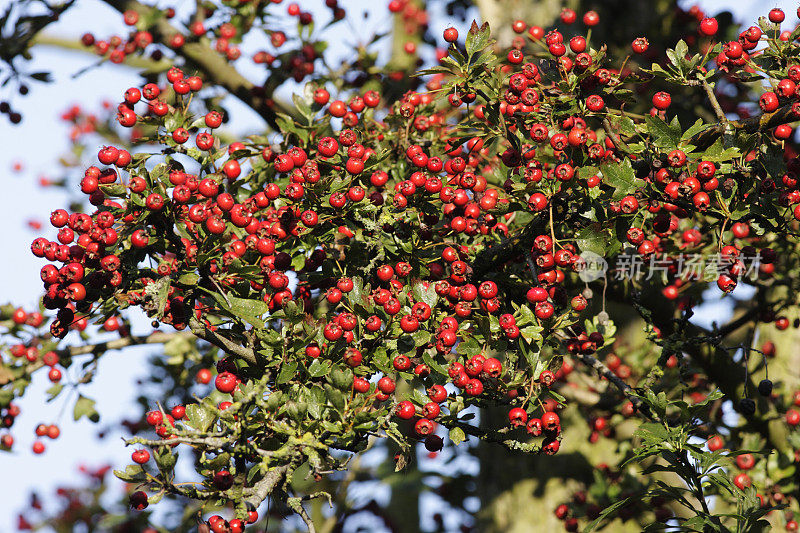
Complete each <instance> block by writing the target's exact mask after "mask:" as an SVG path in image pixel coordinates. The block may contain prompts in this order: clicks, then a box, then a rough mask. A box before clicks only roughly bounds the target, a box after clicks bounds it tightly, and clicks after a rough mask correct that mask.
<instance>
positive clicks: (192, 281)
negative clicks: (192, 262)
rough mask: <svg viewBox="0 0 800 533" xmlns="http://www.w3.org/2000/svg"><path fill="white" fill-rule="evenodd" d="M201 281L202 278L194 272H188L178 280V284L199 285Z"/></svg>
mask: <svg viewBox="0 0 800 533" xmlns="http://www.w3.org/2000/svg"><path fill="white" fill-rule="evenodd" d="M199 281H200V276H199V275H198V274H195V273H194V272H187V273H186V274H183V275H181V277H179V278H178V283H182V284H184V285H197V282H199Z"/></svg>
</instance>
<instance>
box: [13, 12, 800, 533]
mask: <svg viewBox="0 0 800 533" xmlns="http://www.w3.org/2000/svg"><path fill="white" fill-rule="evenodd" d="M2 3H5V2H0V4H2ZM303 3H304V4H305V5H306V6H309V5H310V6H312V9H311V11H312V12H320V11H321V10H322V11H323V12H325V13H327V10H326V9H324V8H321V7H320V6H322V5H323V4H324V2H323V1H322V0H316V1H313V2H312V1H308V0H306V1H304V2H303ZM286 4H288V2H284V4H283V6H276V10H279V11H281V12H282V10H283V7H284V6H285V5H286ZM342 4H343V5H346V6H347V7H348V9H349V10H350V15H351V16H353V15H355V14H356V13H357V12H359V11H364V10H365V9H368V10H370V11H371V12H372V13H373V15H372V16H371V17H370V19H369V20H368V21H366V22H365V21H363V20H362V19H361V18H360V17H353V21H354V23H353V24H352V25H351V26H350V27H349V28H348V30H349V31H347V32H341V31H340V32H339V33H337V34H336V35H335V36H333V37H334V38H333V39H331V42H332V44H333V45H334V47H333V53H334V54H336V53H337V49H338V50H339V53H340V52H341V50H343V49H344V48H343V46H342V44H347V43H349V42H353V41H354V39H355V35H356V30H357V31H358V32H359V33H362V32H365V31H375V30H377V31H386V30H387V29H389V21H388V16H387V11H386V9H385V7H384V6H385V4H386V2H370V1H368V0H345V1H343V2H342ZM700 4H701V6H702V7H703V8H704V9H705V10H706V11H707V12H709V13H714V12H716V11H718V10H720V9H723V8H725V9H730V10H732V11H734V12H735V14H736V15H737V18H738V20H740V21H743V22H746V23H748V24H750V23H752V22H754V16H755V15H757V14H765V12H763V11H764V10H765V7H766V5H765V3H764V2H763V1H758V0H754V1H749V2H746V1H739V2H735V3H733V2H727V1H722V0H707V1H703V2H700ZM376 5H377V7H376ZM774 5H776V6H782V7H783V8H784V9H785V10H786V11H787V19H788V21H789V23H790V24H791V23H793V22H794V21H795V20H796V18H795V8H796V3H794V2H789V1H786V0H783V1H780V2H775V3H774ZM771 6H772V4H771V3H770V7H771ZM307 9H308V8H307ZM438 20H443V19H441V18H439V19H438ZM87 21H91V30H92V31H93V32H94V33H95V34H96V35H97V36H98V37H100V38H102V37H105V36H107V35H111V34H113V33H118V32H124V31H125V27H124V25H123V24H122V21H121V17H120V16H119V15H118V14H117V13H116V12H115V11H113V10H111V9H110V8H108V7H107V6H106V5H105V4H104V3H102V2H99V1H92V0H80V1H79V2H78V3H77V5H76V6H75V7H74V8H73V9H71V10H70V11H68V12H67V14H66V15H64V16H63V17H62V19H61V20H60V21H59V22H58V23H56V24H54V25H52V26H51V27H50V28H49V29H48V32H51V33H53V34H56V35H60V36H72V37H78V36H79V35H80V33H82V32H83V31H85V30H86V29H87V24H86V22H87ZM446 25H447V24H445V23H444V22H441V23H439V24H438V26H441V28H442V29H443V28H444V27H446ZM432 26H433V28H434V30H436V31H438V29H439V28H438V27H437V21H436V19H435V21H434V23H433V25H432ZM456 27H458V28H459V30H460V31H462V35H463V31H464V30H465V28H462V27H460V25H456ZM258 44H259V43H255V42H252V41H248V42H246V43H245V50H244V51H245V53H243V58H244V59H242V60H240V61H239V64H238V66H240V67H241V68H242V70H243V71H244V72H245V73H247V72H253V69H254V68H255V67H253V66H252V63H251V62H250V61H249V60H248V59H246V58H247V57H248V53H247V50H248V49H249V50H252V49H253V48H251V47H256V46H258ZM261 46H263V45H261ZM94 61H95V58H94V57H92V56H89V55H86V54H80V53H74V52H64V51H59V50H54V49H47V48H40V49H37V50H36V51H35V52H34V60H33V61H32V62H31V63H30V64H28V65H26V68H28V69H29V70H30V71H37V70H51V71H52V72H53V74H54V77H55V80H56V82H55V83H52V84H35V85H33V86H32V87H31V94H30V95H28V97H26V98H20V97H19V96H18V95H13V99H12V102H13V107H14V108H15V109H19V110H20V111H21V112H22V113H23V115H24V119H23V123H22V124H21V125H20V126H17V127H13V126H11V125H10V124H9V123H8V121H7V120H6V118H5V117H2V118H0V169H2V171H3V172H2V176H3V181H4V182H5V183H6V185H5V188H6V192H5V194H0V220H2V228H3V231H2V232H0V249H2V250H3V251H4V252H5V253H4V255H5V257H6V260H5V261H2V262H0V279H3V280H5V283H4V284H3V291H2V295H1V296H0V299H1V300H2V301H3V302H5V301H11V302H14V303H17V304H21V305H23V306H24V307H25V308H27V309H32V308H34V307H35V306H36V304H37V299H38V296H39V295H40V291H41V282H40V280H39V269H40V268H41V266H42V264H43V263H42V262H41V260H39V259H36V258H35V257H33V256H32V255H31V254H30V252H29V246H30V242H31V241H32V240H33V238H35V237H36V236H37V234H36V233H35V232H33V231H30V230H29V229H28V228H27V227H26V226H25V221H26V220H28V219H30V218H38V219H39V220H41V221H42V222H43V223H45V229H44V230H45V231H46V232H48V233H47V235H49V236H50V237H54V232H52V231H51V229H50V228H49V227H48V224H47V218H48V216H49V213H50V212H51V211H52V210H54V209H57V208H61V207H64V196H63V194H61V193H60V192H58V191H55V190H50V189H42V188H40V187H39V185H38V177H39V176H48V177H53V178H54V177H59V176H60V175H61V170H60V168H59V167H58V164H57V160H58V157H59V156H60V155H61V154H62V153H64V152H65V151H66V150H67V148H68V143H67V139H66V128H65V127H64V125H63V124H62V123H61V122H60V120H59V119H58V117H59V115H60V114H61V113H62V112H63V111H64V110H65V109H66V108H67V107H68V106H69V105H70V104H72V103H79V104H81V106H82V107H84V108H85V109H88V110H90V111H93V110H95V109H97V107H99V103H100V101H101V100H103V99H109V100H111V101H112V102H116V101H118V100H119V99H120V98H121V95H122V93H123V92H124V90H125V89H126V88H128V87H129V86H131V85H134V84H136V83H137V82H138V79H137V76H136V75H135V73H134V72H132V71H131V70H129V69H128V68H126V67H119V66H113V65H110V64H109V65H106V66H103V67H101V68H98V69H93V70H90V71H88V72H87V73H86V74H84V75H82V76H80V77H79V78H77V79H73V78H72V75H73V74H74V73H75V72H77V71H79V70H80V69H82V68H83V67H86V66H89V65H90V64H92V63H93V62H94ZM9 97H10V95H9V94H8V90H7V89H4V90H3V92H0V99H6V98H9ZM231 109H232V112H233V115H234V119H235V122H236V132H237V133H247V132H251V131H256V130H257V129H258V128H259V127H260V121H259V120H258V119H257V117H255V116H254V114H253V113H252V112H250V111H248V110H246V109H244V108H243V106H241V105H237V104H236V103H231ZM16 161H20V162H21V163H22V164H23V165H24V170H23V171H22V172H20V173H14V172H12V171H11V168H12V165H13V163H14V162H16ZM72 172H73V176H72V177H73V179H76V178H77V173H79V172H80V169H74V170H73V171H72ZM726 307H727V306H726V305H723V306H717V308H716V309H714V310H713V311H711V310H710V311H711V312H709V315H712V314H713V315H716V316H717V317H719V312H724V311H725V310H726ZM138 326H139V330H138V332H144V331H145V328H142V323H141V321H140V322H139V324H138ZM145 326H146V322H145ZM148 353H152V348H150V349H148V348H141V349H138V348H137V349H131V350H126V351H124V352H114V353H112V354H110V355H108V356H106V357H105V358H103V360H102V363H101V365H100V368H99V371H98V373H97V379H96V380H95V381H94V382H93V383H92V384H90V385H87V386H85V387H84V388H83V389H82V393H83V394H85V395H86V396H89V397H92V398H95V399H97V400H98V410H99V411H100V414H101V417H102V421H101V424H100V426H102V425H103V424H104V423H105V422H113V421H116V420H118V419H120V418H122V417H124V416H126V415H127V414H128V413H134V412H135V410H136V409H138V408H137V407H136V406H135V405H134V404H133V398H134V397H135V395H136V392H135V390H136V383H135V382H136V379H137V377H140V376H142V374H143V371H144V370H145V368H146V366H145V361H146V356H147V354H148ZM49 385H50V384H49V382H48V381H47V378H46V375H45V374H44V373H39V374H37V375H36V376H35V379H34V382H33V385H32V386H31V388H30V389H29V394H28V395H27V396H26V397H25V398H24V399H23V400H21V401H19V402H18V404H19V405H20V406H21V408H22V415H21V416H20V417H19V418H18V420H17V422H16V424H15V426H14V428H13V430H14V431H13V434H14V437H15V439H16V444H15V446H14V451H13V452H12V453H11V454H0V471H2V473H3V477H4V479H5V480H14V489H13V490H6V491H4V497H3V498H2V499H0V531H13V530H14V528H15V525H16V518H15V517H16V512H17V511H18V510H20V509H23V508H24V506H25V505H26V504H27V501H28V493H29V491H30V490H31V489H33V488H36V489H38V490H39V491H40V493H41V494H42V495H43V496H49V495H50V494H52V491H53V490H54V487H55V486H56V484H57V483H61V482H70V481H72V480H74V479H75V478H76V468H77V466H78V464H81V463H86V464H88V465H90V466H95V465H98V464H101V463H103V462H111V463H112V464H115V465H120V464H125V463H126V462H128V459H129V454H130V449H126V448H124V447H123V446H122V442H121V440H119V439H118V438H117V437H118V435H117V436H113V437H107V438H106V439H105V440H104V441H102V442H100V441H98V440H97V439H96V438H95V435H96V433H97V431H98V429H99V427H100V426H97V425H94V424H91V423H89V422H88V421H86V420H85V419H84V420H82V421H81V422H79V423H75V422H72V417H71V408H72V405H71V404H70V405H67V406H66V408H65V409H64V408H63V407H64V406H63V401H64V398H63V397H60V398H59V399H58V400H57V401H56V402H54V403H52V404H45V403H44V397H45V396H44V391H45V390H46V389H47V388H48V387H49ZM73 401H74V399H73ZM41 422H44V423H54V422H55V423H58V424H59V425H60V427H61V429H62V432H61V437H60V438H59V439H58V440H56V441H50V440H48V439H45V443H46V445H47V447H48V450H47V452H46V453H45V454H44V455H42V456H34V455H33V454H32V452H31V451H30V446H31V444H32V442H33V440H34V432H33V430H34V428H35V426H36V425H37V424H39V423H41Z"/></svg>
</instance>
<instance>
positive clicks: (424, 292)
mask: <svg viewBox="0 0 800 533" xmlns="http://www.w3.org/2000/svg"><path fill="white" fill-rule="evenodd" d="M425 285H426V284H425V283H423V282H421V281H419V282H417V283H415V284H414V287H413V288H412V289H411V294H412V296H414V300H416V301H418V302H425V303H426V304H428V305H429V306H431V309H433V308H434V307H436V302H438V301H439V296H438V295H437V294H436V286H435V285H434V284H433V283H428V284H427V285H428V286H427V288H426V287H425Z"/></svg>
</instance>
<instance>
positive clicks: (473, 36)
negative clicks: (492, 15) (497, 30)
mask: <svg viewBox="0 0 800 533" xmlns="http://www.w3.org/2000/svg"><path fill="white" fill-rule="evenodd" d="M490 34H491V31H490V30H489V23H488V22H484V23H483V25H482V26H481V27H480V28H479V27H478V24H477V23H476V22H475V21H472V27H470V29H469V33H467V38H466V42H465V46H466V49H467V56H469V57H472V56H473V55H475V54H476V53H477V52H480V51H481V50H483V49H484V48H486V47H487V46H488V45H489V36H490Z"/></svg>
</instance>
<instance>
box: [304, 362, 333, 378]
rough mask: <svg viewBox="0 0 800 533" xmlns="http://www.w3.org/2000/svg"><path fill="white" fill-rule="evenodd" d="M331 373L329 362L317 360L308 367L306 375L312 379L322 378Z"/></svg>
mask: <svg viewBox="0 0 800 533" xmlns="http://www.w3.org/2000/svg"><path fill="white" fill-rule="evenodd" d="M330 371H331V362H330V361H321V360H319V359H314V362H312V363H311V365H310V366H309V367H308V375H309V376H311V377H312V378H321V377H322V376H327V375H328V374H329V373H330Z"/></svg>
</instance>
